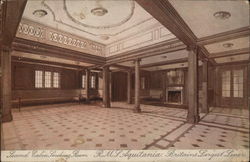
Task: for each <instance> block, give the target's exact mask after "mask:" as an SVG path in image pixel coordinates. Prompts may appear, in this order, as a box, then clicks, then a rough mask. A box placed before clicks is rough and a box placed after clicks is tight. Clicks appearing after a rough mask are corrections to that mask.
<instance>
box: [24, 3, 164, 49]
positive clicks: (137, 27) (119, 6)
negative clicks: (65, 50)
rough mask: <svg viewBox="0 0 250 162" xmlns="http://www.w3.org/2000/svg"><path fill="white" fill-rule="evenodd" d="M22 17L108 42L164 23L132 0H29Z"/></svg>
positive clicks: (91, 38) (103, 42)
mask: <svg viewBox="0 0 250 162" xmlns="http://www.w3.org/2000/svg"><path fill="white" fill-rule="evenodd" d="M23 18H26V19H29V20H31V21H34V22H38V23H41V24H43V25H46V26H49V27H52V28H56V29H59V30H62V31H66V32H70V33H71V34H75V35H78V36H80V37H84V38H87V39H90V40H93V41H97V42H99V43H102V44H106V45H107V44H111V43H113V42H116V41H117V40H121V39H123V38H125V37H128V36H131V35H135V34H138V33H140V32H141V31H145V30H148V29H151V28H152V27H156V26H158V27H159V26H161V24H160V23H159V22H158V21H157V20H155V19H154V18H153V17H152V16H151V15H150V14H148V13H147V12H146V11H145V10H144V9H143V8H142V7H140V6H139V5H138V4H137V3H136V2H135V1H133V0H108V1H103V0H81V1H79V0H77V1H74V0H56V1H54V0H35V1H34V0H28V2H27V5H26V8H25V11H24V14H23Z"/></svg>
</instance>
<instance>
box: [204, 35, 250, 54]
mask: <svg viewBox="0 0 250 162" xmlns="http://www.w3.org/2000/svg"><path fill="white" fill-rule="evenodd" d="M249 39H250V37H242V38H237V39H233V40H228V41H223V42H218V43H213V44H209V45H206V46H205V47H206V49H207V50H208V52H209V53H219V52H224V51H230V50H236V49H242V48H249Z"/></svg>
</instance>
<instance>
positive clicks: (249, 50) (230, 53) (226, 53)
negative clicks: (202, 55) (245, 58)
mask: <svg viewBox="0 0 250 162" xmlns="http://www.w3.org/2000/svg"><path fill="white" fill-rule="evenodd" d="M249 53H250V48H243V49H236V50H230V51H224V52H219V53H210V55H209V58H213V59H214V58H220V57H227V56H234V55H241V54H249Z"/></svg>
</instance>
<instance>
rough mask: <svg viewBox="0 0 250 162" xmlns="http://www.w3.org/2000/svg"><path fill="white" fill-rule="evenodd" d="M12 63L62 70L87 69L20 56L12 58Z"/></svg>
mask: <svg viewBox="0 0 250 162" xmlns="http://www.w3.org/2000/svg"><path fill="white" fill-rule="evenodd" d="M12 61H13V62H17V63H29V64H38V65H46V66H53V67H61V68H71V69H78V70H80V69H84V68H85V67H82V66H77V65H71V64H65V63H58V62H50V61H43V60H35V59H30V58H21V59H20V57H18V56H12Z"/></svg>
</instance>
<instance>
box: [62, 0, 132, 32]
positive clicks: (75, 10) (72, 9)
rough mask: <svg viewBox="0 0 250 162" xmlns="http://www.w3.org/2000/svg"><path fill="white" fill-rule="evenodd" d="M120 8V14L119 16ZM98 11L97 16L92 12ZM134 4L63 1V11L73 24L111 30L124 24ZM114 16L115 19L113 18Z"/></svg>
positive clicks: (85, 0)
mask: <svg viewBox="0 0 250 162" xmlns="http://www.w3.org/2000/svg"><path fill="white" fill-rule="evenodd" d="M121 6H122V7H123V8H122V14H121V11H120V10H121ZM95 9H96V10H97V11H98V10H100V11H99V12H96V13H99V15H98V14H97V15H96V14H95V12H93V11H94V10H95ZM101 9H103V10H104V11H103V10H101ZM134 9H135V2H134V1H132V0H128V1H120V2H119V5H117V2H116V1H101V0H96V1H89V0H83V1H70V0H64V10H65V12H66V13H67V16H68V17H69V18H70V19H71V20H72V21H73V22H75V23H77V24H79V25H81V26H84V27H88V28H96V29H105V28H113V27H117V26H120V25H122V24H124V23H126V22H127V21H128V20H129V19H131V17H132V16H133V14H134ZM114 15H115V17H114Z"/></svg>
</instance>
